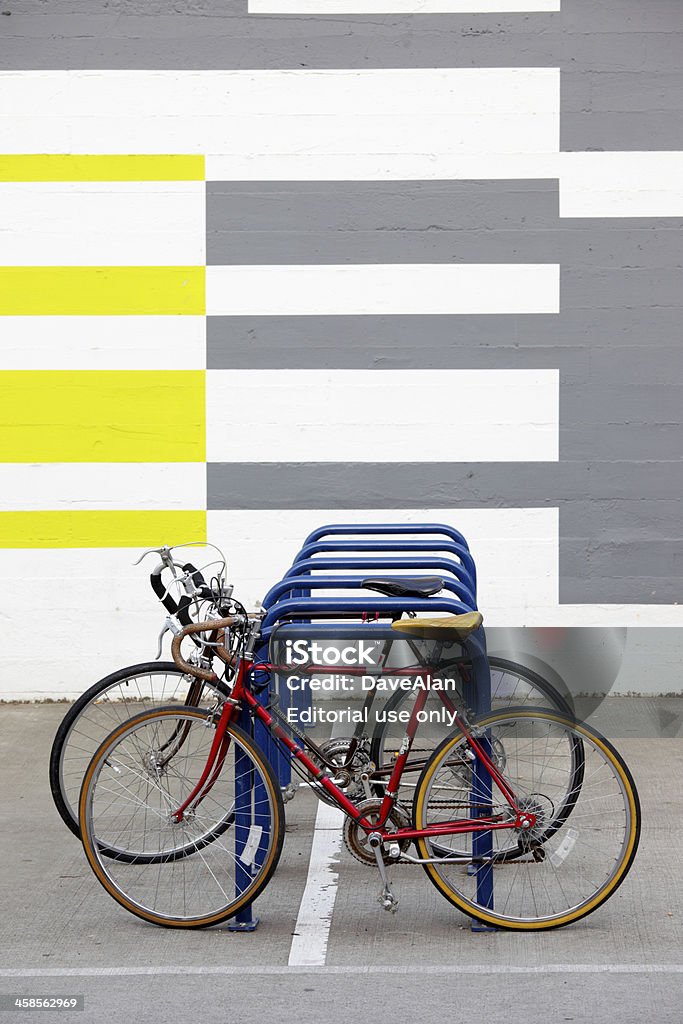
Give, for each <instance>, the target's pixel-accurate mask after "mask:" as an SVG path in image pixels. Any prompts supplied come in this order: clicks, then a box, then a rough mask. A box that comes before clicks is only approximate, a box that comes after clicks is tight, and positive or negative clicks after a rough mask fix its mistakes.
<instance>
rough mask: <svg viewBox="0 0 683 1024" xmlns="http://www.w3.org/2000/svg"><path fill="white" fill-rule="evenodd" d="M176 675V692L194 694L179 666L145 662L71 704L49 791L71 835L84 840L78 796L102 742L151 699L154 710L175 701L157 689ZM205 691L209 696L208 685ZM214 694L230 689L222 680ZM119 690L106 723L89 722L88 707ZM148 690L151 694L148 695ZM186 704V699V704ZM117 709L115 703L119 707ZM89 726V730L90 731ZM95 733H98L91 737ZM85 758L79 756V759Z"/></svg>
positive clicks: (53, 754)
mask: <svg viewBox="0 0 683 1024" xmlns="http://www.w3.org/2000/svg"><path fill="white" fill-rule="evenodd" d="M161 675H163V676H165V677H172V678H173V679H174V680H175V684H174V688H175V691H176V692H177V690H178V689H179V688H180V686H182V685H183V681H184V682H185V683H186V686H185V690H186V692H187V691H189V688H190V686H191V685H192V680H190V679H188V677H187V676H186V675H184V674H183V672H181V670H180V669H179V668H178V667H177V665H176V664H175V662H172V661H150V662H141V663H140V664H138V665H129V666H127V667H125V668H121V669H119V670H118V671H116V672H111V673H110V674H109V675H107V676H104V677H103V678H102V679H99V680H98V681H97V682H96V683H93V685H92V686H90V687H89V688H88V689H87V690H85V692H84V693H82V694H81V696H80V697H79V698H78V700H76V701H75V703H74V704H72V705H71V707H70V708H69V710H68V711H67V713H66V715H65V716H64V718H63V719H62V721H61V723H60V725H59V728H58V729H57V732H56V734H55V738H54V740H53V743H52V749H51V751H50V762H49V778H50V792H51V793H52V799H53V801H54V804H55V807H56V808H57V812H58V814H59V816H60V817H61V819H62V821H63V822H64V824H65V825H66V827H67V828H68V829H69V831H70V832H73V834H74V835H75V836H76V837H77V838H79V839H80V830H79V827H78V796H79V793H80V790H81V783H82V781H83V775H84V774H85V770H86V768H87V766H88V764H89V762H90V759H91V757H92V755H93V754H94V753H95V751H96V750H97V747H98V746H99V744H100V743H101V741H102V740H103V739H104V738H105V736H107V735H108V733H109V732H110V731H111V729H112V728H113V726H114V725H115V724H116V722H117V720H118V721H123V720H125V719H128V718H130V717H132V715H133V714H136V713H137V712H138V711H139V710H140V703H141V702H144V701H146V700H148V699H149V700H151V701H153V703H154V705H155V706H162V705H165V704H168V703H169V701H170V700H172V699H173V692H171V690H170V689H169V688H168V687H167V686H166V685H164V684H162V685H161V687H158V686H157V687H155V679H156V677H158V676H161ZM143 678H147V679H148V680H149V684H148V687H146V688H144V687H140V686H139V684H138V685H137V693H134V692H133V691H132V690H131V696H130V699H126V693H125V692H124V687H127V686H129V685H130V686H131V687H132V684H133V682H134V681H137V680H141V679H143ZM205 686H206V687H207V688H206V689H205V691H203V692H205V693H206V694H207V695H209V694H210V692H211V690H210V688H209V687H208V684H205ZM211 687H212V688H213V691H215V692H216V693H218V694H220V695H222V696H226V697H227V696H228V695H229V692H230V691H229V688H228V686H227V685H226V684H225V683H223V682H221V681H218V682H216V683H212V684H211ZM117 688H119V696H118V699H116V700H114V701H112V700H111V697H110V698H109V703H108V713H107V714H105V715H103V716H102V723H101V725H98V724H97V723H93V722H92V721H87V722H86V719H87V715H88V711H89V709H92V708H93V707H94V706H95V703H96V702H97V701H103V699H106V698H107V695H110V694H112V692H113V691H115V690H116V689H117ZM147 689H148V690H149V692H150V696H149V697H147V696H145V695H144V693H145V692H146V690H147ZM182 703H183V704H184V703H185V701H184V700H183V701H182ZM114 705H116V706H115V707H114ZM86 726H87V732H86V731H85V729H86ZM93 731H94V733H95V735H92V732H93ZM76 738H77V739H78V748H79V749H78V751H76V750H74V763H70V764H69V767H68V769H67V768H66V762H67V760H69V759H70V757H71V752H70V749H69V748H70V746H73V745H74V740H75V739H76ZM78 755H80V756H78Z"/></svg>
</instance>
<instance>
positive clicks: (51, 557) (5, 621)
mask: <svg viewBox="0 0 683 1024" xmlns="http://www.w3.org/2000/svg"><path fill="white" fill-rule="evenodd" d="M193 539H194V538H192V537H187V538H185V540H188V541H191V540H193ZM223 541H224V542H225V538H223ZM141 553H142V551H141V549H140V548H99V549H74V548H71V549H66V548H62V549H59V550H26V549H24V550H7V549H4V550H0V593H2V594H4V595H6V597H5V600H4V602H3V614H2V631H3V639H4V641H5V644H6V654H7V658H6V659H5V660H4V662H3V670H2V673H1V674H0V700H44V699H46V698H50V699H52V698H69V699H72V700H73V699H75V698H76V697H78V696H79V695H80V694H81V693H82V692H83V691H84V690H85V689H86V688H87V687H88V686H91V685H92V684H93V683H94V682H95V681H96V680H97V679H99V678H101V677H102V676H104V675H106V674H107V673H108V672H113V671H115V670H116V669H119V668H121V666H122V665H130V664H135V663H137V662H142V661H152V660H153V659H154V657H155V656H156V638H157V636H158V634H159V630H160V629H161V627H162V625H163V623H164V620H165V618H166V614H167V613H166V611H165V610H164V608H163V607H162V605H161V604H160V603H159V601H158V599H157V597H156V596H155V594H154V593H153V591H152V589H151V587H150V584H149V574H150V572H151V571H152V569H153V568H154V567H155V565H156V562H155V559H154V557H153V556H151V555H150V557H149V558H148V559H146V560H145V562H143V563H142V565H138V566H135V565H134V564H133V563H134V562H135V561H136V560H137V559H138V558H139V557H140V555H141ZM186 553H187V558H188V559H189V560H190V561H192V562H193V563H194V564H195V565H202V564H205V563H206V561H207V560H208V557H209V556H207V555H206V551H205V549H203V548H198V549H194V548H190V549H187V552H186ZM28 609H30V611H31V615H32V616H33V615H35V617H36V618H35V621H36V622H39V623H40V630H39V631H40V642H39V643H38V644H35V643H34V644H30V643H29V644H27V640H28V639H29V635H28V634H27V632H26V612H27V610H28ZM163 656H164V658H165V659H168V658H170V647H169V644H168V639H167V640H166V642H165V646H164V655H163Z"/></svg>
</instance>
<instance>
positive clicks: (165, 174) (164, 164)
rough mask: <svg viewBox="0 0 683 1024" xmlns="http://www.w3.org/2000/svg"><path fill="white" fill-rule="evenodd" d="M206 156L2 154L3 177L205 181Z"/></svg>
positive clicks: (66, 179) (33, 179)
mask: <svg viewBox="0 0 683 1024" xmlns="http://www.w3.org/2000/svg"><path fill="white" fill-rule="evenodd" d="M204 174H205V172H204V157H203V156H192V155H190V154H186V153H174V154H160V155H158V156H157V155H155V154H140V153H135V154H96V155H86V154H81V153H16V154H11V155H0V181H203V180H204Z"/></svg>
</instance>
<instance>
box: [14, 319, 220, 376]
mask: <svg viewBox="0 0 683 1024" xmlns="http://www.w3.org/2000/svg"><path fill="white" fill-rule="evenodd" d="M0 327H1V328H2V329H1V330H0V369H1V370H33V369H36V367H39V368H40V369H41V370H203V369H205V367H206V320H205V318H204V317H203V316H4V317H2V323H1V324H0Z"/></svg>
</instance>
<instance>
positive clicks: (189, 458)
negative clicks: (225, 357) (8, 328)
mask: <svg viewBox="0 0 683 1024" xmlns="http://www.w3.org/2000/svg"><path fill="white" fill-rule="evenodd" d="M205 376H206V375H205V373H204V371H203V370H158V371H157V370H6V371H4V372H2V373H0V462H203V461H204V460H205V458H206V426H205V421H206V415H205V407H206V406H205ZM84 486H87V480H85V481H84ZM178 487H182V480H181V479H179V480H178Z"/></svg>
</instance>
